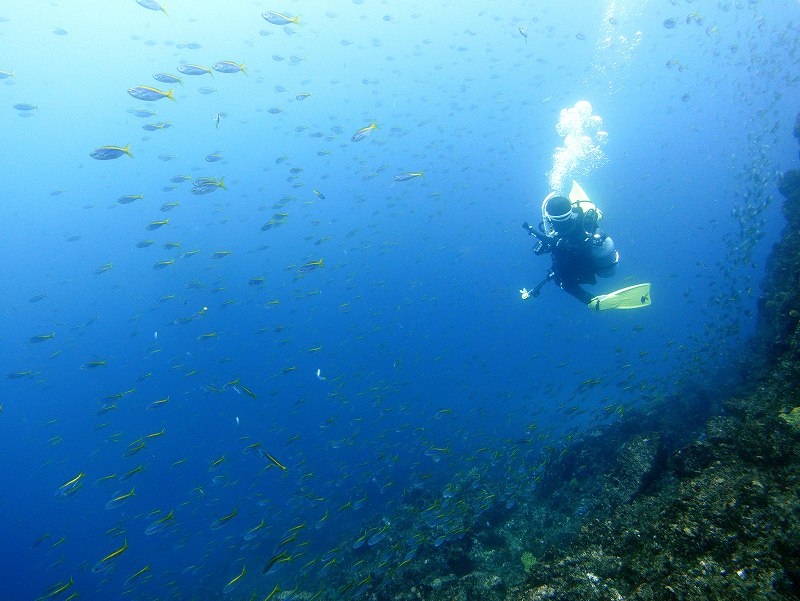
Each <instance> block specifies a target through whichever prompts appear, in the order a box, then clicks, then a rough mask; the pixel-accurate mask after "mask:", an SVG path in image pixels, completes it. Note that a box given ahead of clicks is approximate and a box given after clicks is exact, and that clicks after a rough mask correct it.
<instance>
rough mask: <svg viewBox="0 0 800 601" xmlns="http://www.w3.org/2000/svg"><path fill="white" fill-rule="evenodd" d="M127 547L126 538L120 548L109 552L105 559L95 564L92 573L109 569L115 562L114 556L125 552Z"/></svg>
mask: <svg viewBox="0 0 800 601" xmlns="http://www.w3.org/2000/svg"><path fill="white" fill-rule="evenodd" d="M127 548H128V541H127V539H126V540H125V541H124V542H123V543H122V547H120V548H119V549H117V550H116V551H114V552H112V553H109V554H108V555H106V556H105V557H104V558H103V559H101V560H100V561H98V562H97V563H96V564H94V567H92V573H94V574H99V573H100V572H105V571H106V570H108V569H109V568H110V567H111V566H112V565H113V564H114V562H113V560H114V558H115V557H119V555H120V554H121V553H123V552H124V551H125V550H126V549H127Z"/></svg>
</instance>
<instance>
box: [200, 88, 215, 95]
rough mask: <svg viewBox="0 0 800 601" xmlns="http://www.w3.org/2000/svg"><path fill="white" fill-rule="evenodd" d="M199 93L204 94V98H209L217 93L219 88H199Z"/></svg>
mask: <svg viewBox="0 0 800 601" xmlns="http://www.w3.org/2000/svg"><path fill="white" fill-rule="evenodd" d="M197 91H198V92H200V93H201V94H203V95H204V96H208V95H209V94H213V93H214V92H216V91H217V88H207V87H203V88H197Z"/></svg>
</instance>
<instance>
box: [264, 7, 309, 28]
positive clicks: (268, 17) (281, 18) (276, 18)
mask: <svg viewBox="0 0 800 601" xmlns="http://www.w3.org/2000/svg"><path fill="white" fill-rule="evenodd" d="M261 16H262V17H264V20H265V21H267V23H272V24H273V25H288V24H289V23H294V24H295V25H300V15H297V16H296V17H289V16H287V15H284V14H281V13H277V12H274V11H271V10H270V11H267V12H265V13H262V14H261Z"/></svg>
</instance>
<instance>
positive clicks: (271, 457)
mask: <svg viewBox="0 0 800 601" xmlns="http://www.w3.org/2000/svg"><path fill="white" fill-rule="evenodd" d="M258 452H259V453H261V455H262V456H263V457H264V458H266V459H269V460H270V461H271V462H272V463H273V464H275V465H276V466H277V467H279V468H281V469H282V470H283V471H284V472H285V471H286V466H285V465H282V464H281V463H280V462H279V461H278V460H277V459H275V458H274V457H273V456H272V455H270V454H269V453H267V452H266V451H264V450H263V449H259V450H258Z"/></svg>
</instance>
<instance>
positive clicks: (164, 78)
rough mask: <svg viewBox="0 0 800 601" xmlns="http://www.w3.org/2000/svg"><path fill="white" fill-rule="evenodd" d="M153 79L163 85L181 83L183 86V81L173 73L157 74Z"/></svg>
mask: <svg viewBox="0 0 800 601" xmlns="http://www.w3.org/2000/svg"><path fill="white" fill-rule="evenodd" d="M153 79H155V80H156V81H160V82H161V83H179V84H181V85H183V80H182V79H181V78H180V77H178V76H177V75H173V74H172V73H156V74H155V75H153Z"/></svg>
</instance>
